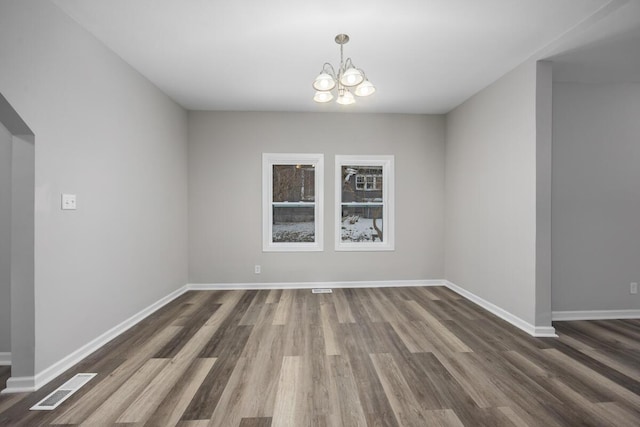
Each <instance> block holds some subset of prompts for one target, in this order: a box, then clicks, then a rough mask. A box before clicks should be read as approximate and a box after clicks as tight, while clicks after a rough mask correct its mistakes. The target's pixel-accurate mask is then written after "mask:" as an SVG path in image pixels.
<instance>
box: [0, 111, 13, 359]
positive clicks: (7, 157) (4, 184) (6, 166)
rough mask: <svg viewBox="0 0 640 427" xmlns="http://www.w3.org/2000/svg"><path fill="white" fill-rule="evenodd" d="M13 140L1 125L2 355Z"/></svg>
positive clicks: (7, 320) (7, 323) (1, 348)
mask: <svg viewBox="0 0 640 427" xmlns="http://www.w3.org/2000/svg"><path fill="white" fill-rule="evenodd" d="M11 139H12V137H11V134H10V133H9V131H8V130H7V129H6V128H5V127H4V126H3V125H2V124H1V123H0V353H8V352H11V151H12V150H11V145H12V143H11Z"/></svg>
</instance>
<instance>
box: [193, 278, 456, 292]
mask: <svg viewBox="0 0 640 427" xmlns="http://www.w3.org/2000/svg"><path fill="white" fill-rule="evenodd" d="M444 284H445V281H444V280H374V281H367V280H362V281H346V282H345V281H342V282H264V283H190V284H188V285H187V289H188V290H190V291H212V290H224V291H229V290H238V289H245V290H246V289H312V288H334V289H338V288H401V287H409V286H444Z"/></svg>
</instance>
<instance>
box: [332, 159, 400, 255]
mask: <svg viewBox="0 0 640 427" xmlns="http://www.w3.org/2000/svg"><path fill="white" fill-rule="evenodd" d="M393 164H394V156H392V155H390V156H378V155H376V156H373V155H370V156H359V155H357V156H354V155H337V156H336V158H335V224H334V228H335V233H334V236H335V250H336V251H393V250H395V226H394V224H395V218H394V204H395V194H394V187H395V186H394V167H393ZM348 165H354V166H382V197H383V203H384V205H383V210H382V227H383V228H382V229H383V231H384V236H385V237H384V241H383V242H343V241H342V233H341V230H342V166H348Z"/></svg>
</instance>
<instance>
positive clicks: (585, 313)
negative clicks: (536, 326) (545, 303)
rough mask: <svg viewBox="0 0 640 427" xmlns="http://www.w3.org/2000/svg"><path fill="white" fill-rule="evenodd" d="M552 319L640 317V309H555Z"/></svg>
mask: <svg viewBox="0 0 640 427" xmlns="http://www.w3.org/2000/svg"><path fill="white" fill-rule="evenodd" d="M551 319H552V320H554V321H562V320H615V319H640V310H576V311H554V312H552V313H551Z"/></svg>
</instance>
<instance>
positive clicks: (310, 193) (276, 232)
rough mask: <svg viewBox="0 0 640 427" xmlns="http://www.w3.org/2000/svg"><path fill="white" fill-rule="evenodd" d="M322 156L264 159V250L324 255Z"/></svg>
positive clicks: (269, 154) (310, 155) (269, 157)
mask: <svg viewBox="0 0 640 427" xmlns="http://www.w3.org/2000/svg"><path fill="white" fill-rule="evenodd" d="M323 169H324V156H323V155H322V154H273V153H264V154H263V155H262V250H263V251H321V250H322V249H323V248H322V237H323V234H322V233H323V229H322V222H323V221H322V209H323V208H322V200H323V198H322V195H323V182H324V175H323Z"/></svg>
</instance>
